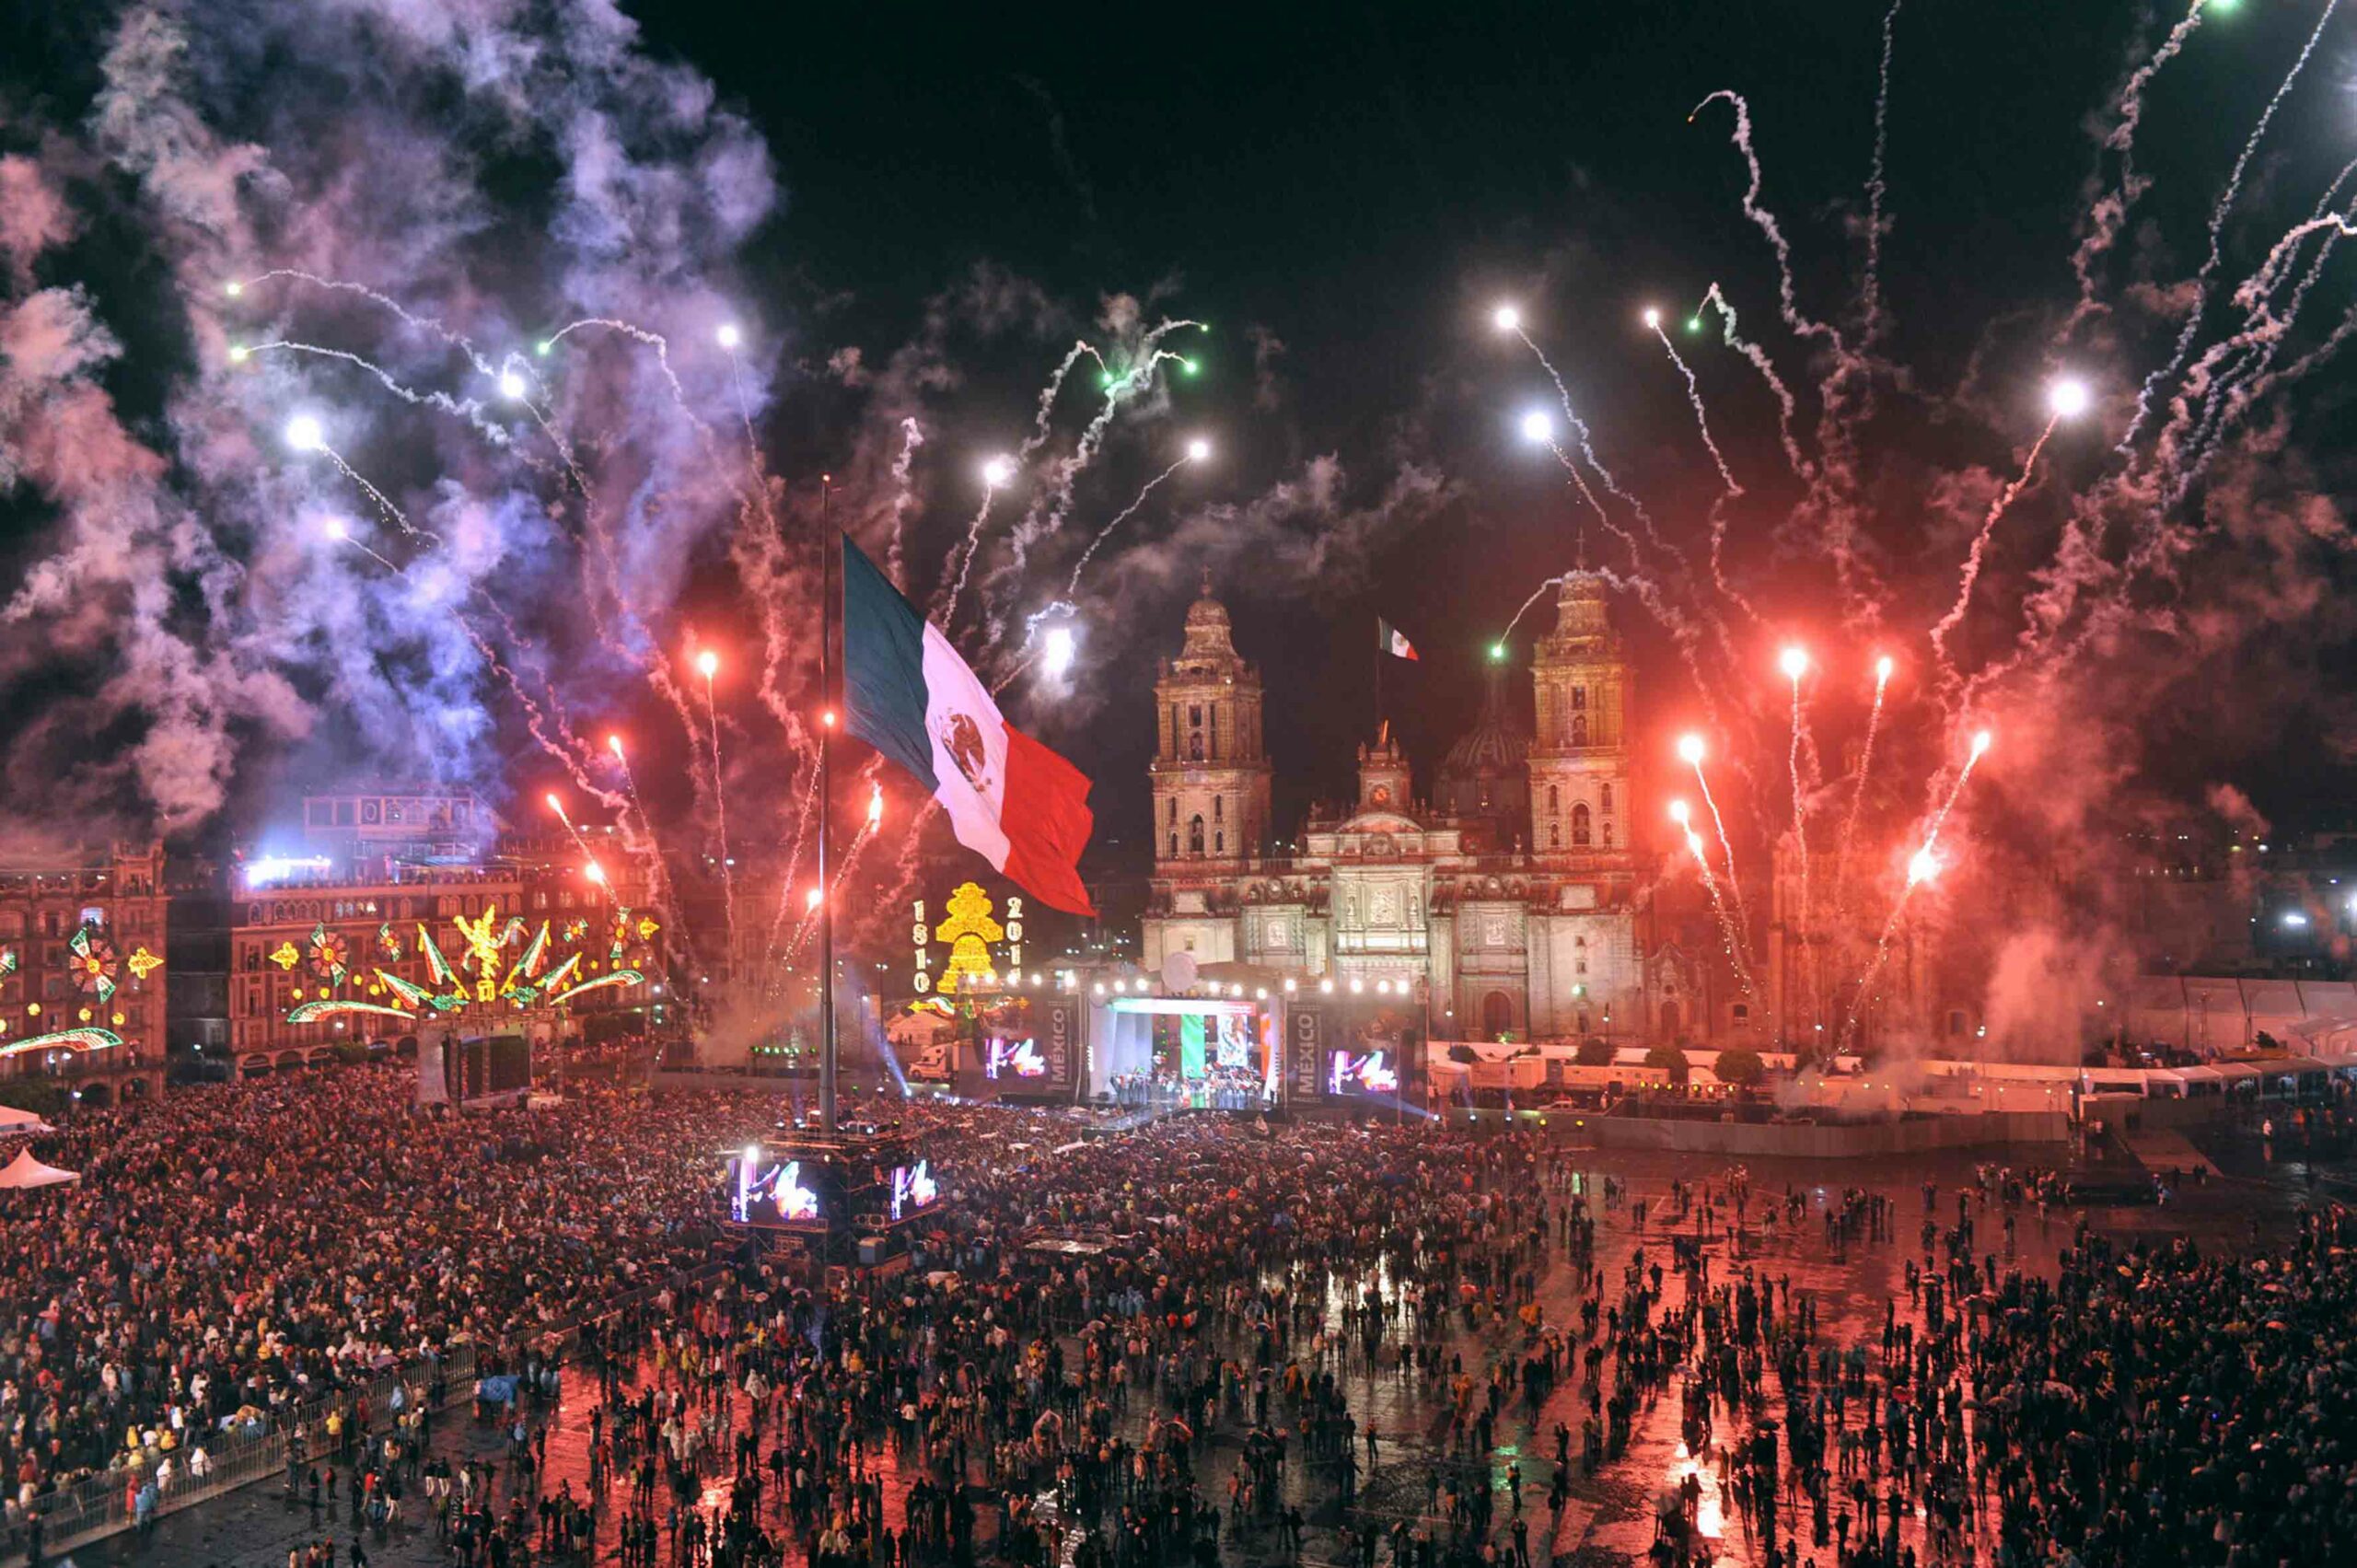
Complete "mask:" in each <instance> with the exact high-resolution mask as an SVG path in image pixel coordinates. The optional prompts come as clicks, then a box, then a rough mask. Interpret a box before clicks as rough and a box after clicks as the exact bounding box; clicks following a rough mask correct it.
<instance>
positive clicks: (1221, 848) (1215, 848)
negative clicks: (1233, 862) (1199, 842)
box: [1212, 833, 1227, 854]
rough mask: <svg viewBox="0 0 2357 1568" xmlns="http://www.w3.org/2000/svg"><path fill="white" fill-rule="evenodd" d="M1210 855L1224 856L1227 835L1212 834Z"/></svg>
mask: <svg viewBox="0 0 2357 1568" xmlns="http://www.w3.org/2000/svg"><path fill="white" fill-rule="evenodd" d="M1212 853H1213V854H1226V853H1227V835H1226V834H1225V833H1213V835H1212Z"/></svg>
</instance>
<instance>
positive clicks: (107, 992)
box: [66, 925, 122, 1005]
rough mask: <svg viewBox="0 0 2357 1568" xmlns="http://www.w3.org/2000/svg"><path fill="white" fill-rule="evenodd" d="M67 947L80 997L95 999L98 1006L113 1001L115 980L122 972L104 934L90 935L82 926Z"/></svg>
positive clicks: (112, 946)
mask: <svg viewBox="0 0 2357 1568" xmlns="http://www.w3.org/2000/svg"><path fill="white" fill-rule="evenodd" d="M66 947H68V948H69V949H70V950H71V951H72V952H73V954H74V961H73V964H72V965H71V966H70V967H71V968H72V970H73V971H74V983H75V986H76V987H78V988H79V989H80V991H81V993H82V994H83V995H85V996H95V997H97V998H98V999H99V1004H100V1005H105V1004H106V1003H108V1002H110V1001H112V1000H113V999H114V977H115V975H116V974H117V973H118V972H120V970H121V969H122V960H121V959H120V958H118V957H117V956H116V954H115V950H114V944H113V943H111V942H110V941H108V940H107V939H106V937H105V935H102V934H98V933H93V932H92V931H91V930H90V928H89V927H88V926H87V925H85V926H83V927H81V928H80V929H79V930H77V931H75V933H74V939H73V940H72V941H71V942H68V943H67V944H66Z"/></svg>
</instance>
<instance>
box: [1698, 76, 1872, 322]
mask: <svg viewBox="0 0 2357 1568" xmlns="http://www.w3.org/2000/svg"><path fill="white" fill-rule="evenodd" d="M1722 100H1724V101H1725V102H1726V103H1728V104H1729V105H1731V106H1733V108H1734V110H1735V146H1736V151H1737V152H1739V153H1741V154H1742V155H1743V163H1744V168H1746V169H1747V170H1749V172H1750V176H1751V182H1750V184H1749V185H1747V187H1745V189H1744V192H1743V215H1744V216H1746V217H1747V218H1749V219H1750V220H1751V222H1752V226H1754V227H1756V228H1758V229H1759V232H1760V233H1761V234H1763V235H1766V236H1767V237H1768V244H1769V247H1770V249H1771V250H1774V251H1775V252H1776V303H1777V308H1778V310H1779V312H1780V313H1781V314H1782V317H1783V319H1784V325H1785V326H1787V327H1789V328H1791V329H1792V331H1793V332H1794V335H1795V336H1798V337H1804V338H1821V339H1823V340H1824V341H1825V342H1826V343H1829V344H1831V345H1832V348H1833V353H1834V355H1835V357H1836V358H1837V359H1840V360H1841V361H1843V362H1845V363H1846V362H1848V361H1849V360H1850V358H1851V354H1850V346H1849V344H1848V343H1844V342H1843V341H1842V338H1841V334H1840V331H1837V330H1835V329H1834V328H1832V327H1829V326H1828V325H1827V324H1826V323H1824V322H1823V321H1817V320H1812V319H1809V318H1808V317H1807V316H1806V315H1805V314H1803V313H1802V310H1801V308H1800V302H1799V299H1798V297H1797V296H1796V295H1795V294H1794V288H1793V248H1792V244H1791V242H1790V241H1788V240H1787V239H1785V238H1784V230H1783V227H1782V225H1780V224H1778V223H1777V221H1776V215H1775V214H1773V213H1771V212H1770V211H1769V210H1768V209H1767V208H1765V207H1763V206H1761V205H1760V204H1759V190H1760V185H1761V182H1762V181H1761V176H1760V172H1759V154H1758V153H1756V152H1754V151H1753V150H1752V146H1751V105H1750V104H1749V103H1748V102H1747V101H1746V100H1745V99H1744V96H1743V95H1742V94H1741V93H1739V92H1736V91H1734V90H1733V89H1731V88H1727V87H1722V88H1720V89H1719V90H1718V91H1717V92H1714V93H1713V94H1712V95H1711V96H1710V97H1708V98H1706V99H1703V100H1702V101H1701V102H1700V103H1698V104H1696V105H1695V106H1694V112H1693V114H1689V115H1688V116H1687V117H1686V122H1687V123H1688V124H1689V125H1691V124H1692V123H1693V122H1694V117H1695V115H1698V114H1700V113H1701V112H1702V110H1706V109H1708V108H1710V107H1711V105H1713V104H1714V103H1717V102H1720V101H1722Z"/></svg>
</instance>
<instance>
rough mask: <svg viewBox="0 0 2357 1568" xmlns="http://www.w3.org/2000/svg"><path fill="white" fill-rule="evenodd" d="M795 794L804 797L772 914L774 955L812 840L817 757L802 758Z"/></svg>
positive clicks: (868, 774)
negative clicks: (804, 849)
mask: <svg viewBox="0 0 2357 1568" xmlns="http://www.w3.org/2000/svg"><path fill="white" fill-rule="evenodd" d="M876 762H877V759H873V758H871V759H870V760H869V763H868V767H867V770H866V772H865V773H864V774H863V775H862V776H863V777H869V778H872V777H874V776H875V769H876ZM795 794H796V795H797V796H799V797H800V804H799V805H798V806H797V807H795V819H794V838H793V841H792V847H791V848H790V849H789V850H788V851H787V852H786V857H785V875H784V877H782V878H781V879H780V880H779V882H778V889H777V912H776V913H775V914H774V915H772V916H771V917H770V935H769V940H768V943H767V950H768V951H769V952H770V953H771V954H772V956H774V955H775V953H776V952H777V944H778V937H779V935H781V934H782V933H783V932H784V930H785V923H786V921H787V919H788V918H789V917H790V916H791V915H792V914H793V912H794V885H795V881H796V880H798V879H799V878H800V877H801V875H802V851H803V848H804V846H805V845H807V843H808V842H810V817H811V813H812V811H813V810H814V809H815V808H816V805H817V802H818V799H819V767H818V763H817V761H816V760H815V759H812V758H809V757H805V758H804V759H803V760H802V782H801V784H800V786H799V787H798V788H797V789H796V790H795Z"/></svg>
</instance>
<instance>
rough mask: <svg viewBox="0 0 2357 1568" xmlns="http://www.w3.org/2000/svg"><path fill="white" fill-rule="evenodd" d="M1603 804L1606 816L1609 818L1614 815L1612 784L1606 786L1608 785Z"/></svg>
mask: <svg viewBox="0 0 2357 1568" xmlns="http://www.w3.org/2000/svg"><path fill="white" fill-rule="evenodd" d="M1603 804H1604V814H1605V815H1606V816H1607V817H1609V816H1611V815H1612V786H1611V785H1610V784H1606V785H1605V786H1604V802H1603Z"/></svg>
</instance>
